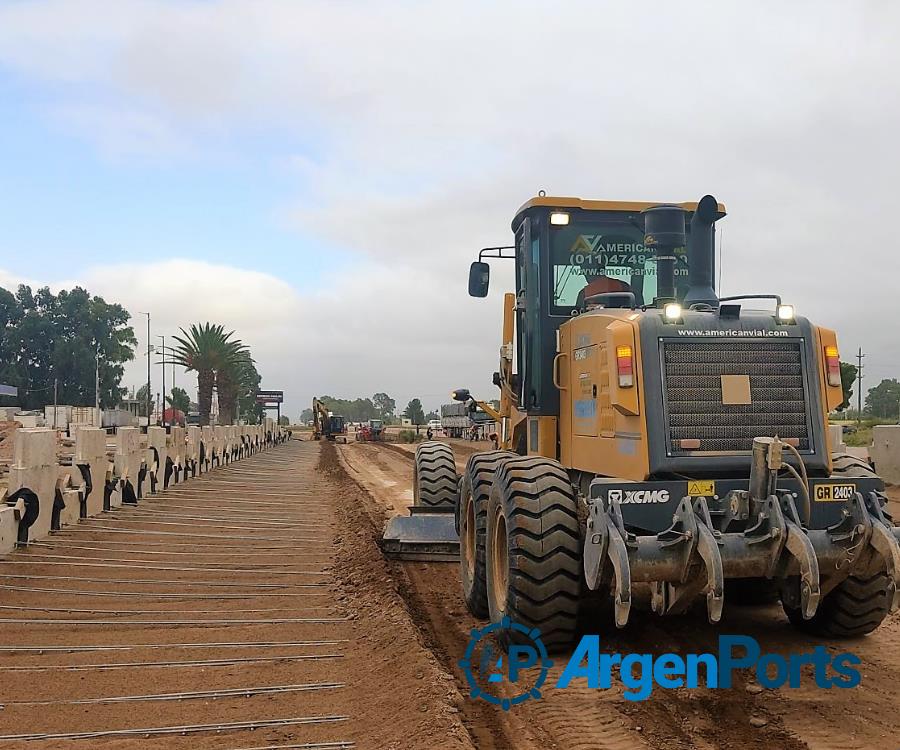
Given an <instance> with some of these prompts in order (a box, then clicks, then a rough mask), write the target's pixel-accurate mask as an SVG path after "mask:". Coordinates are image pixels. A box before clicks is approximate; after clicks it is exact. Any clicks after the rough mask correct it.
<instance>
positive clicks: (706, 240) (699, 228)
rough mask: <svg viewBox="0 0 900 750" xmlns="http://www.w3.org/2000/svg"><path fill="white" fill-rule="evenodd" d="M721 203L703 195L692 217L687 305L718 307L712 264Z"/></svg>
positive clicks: (685, 304)
mask: <svg viewBox="0 0 900 750" xmlns="http://www.w3.org/2000/svg"><path fill="white" fill-rule="evenodd" d="M718 218H719V204H718V201H716V199H715V198H713V197H712V196H711V195H704V196H703V197H702V198H701V199H700V202H699V203H698V204H697V210H696V211H694V216H693V217H692V218H691V238H690V242H689V244H688V281H689V283H690V288H689V289H688V291H687V294H686V295H685V296H684V306H685V307H690V306H691V305H697V304H704V305H710V306H711V307H716V308H717V307H718V306H719V298H718V296H717V295H716V290H715V289H714V288H713V265H714V259H715V252H716V220H717V219H718Z"/></svg>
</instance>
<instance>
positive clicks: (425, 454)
mask: <svg viewBox="0 0 900 750" xmlns="http://www.w3.org/2000/svg"><path fill="white" fill-rule="evenodd" d="M456 483H457V477H456V462H455V461H454V460H453V449H452V448H451V447H450V446H449V445H447V444H446V443H441V442H438V441H437V440H432V441H429V442H427V443H422V444H421V445H419V447H418V448H416V460H415V464H414V465H413V505H422V506H425V507H429V508H449V509H451V510H452V509H453V508H455V507H456V489H457V487H456Z"/></svg>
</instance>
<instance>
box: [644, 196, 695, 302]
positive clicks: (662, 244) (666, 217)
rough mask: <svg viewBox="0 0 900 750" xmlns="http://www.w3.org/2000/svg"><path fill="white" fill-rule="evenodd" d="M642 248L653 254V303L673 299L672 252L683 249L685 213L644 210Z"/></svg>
mask: <svg viewBox="0 0 900 750" xmlns="http://www.w3.org/2000/svg"><path fill="white" fill-rule="evenodd" d="M642 213H643V215H644V247H646V248H647V249H648V250H653V251H654V252H655V253H656V299H657V300H658V301H667V302H668V301H672V300H674V299H675V251H676V250H677V249H678V248H682V247H684V242H685V236H684V213H685V212H684V209H683V208H681V206H671V205H662V206H653V208H648V209H646V210H644V211H643V212H642Z"/></svg>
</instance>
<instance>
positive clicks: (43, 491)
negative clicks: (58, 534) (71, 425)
mask: <svg viewBox="0 0 900 750" xmlns="http://www.w3.org/2000/svg"><path fill="white" fill-rule="evenodd" d="M58 477H59V467H58V464H57V458H56V430H50V429H46V428H43V427H30V428H29V427H23V428H20V429H18V430H16V432H15V435H14V437H13V463H12V465H11V466H10V467H9V482H8V489H7V493H8V496H11V495H14V494H15V493H16V492H17V491H19V490H27V491H29V492H30V493H33V496H31V495H29V498H30V499H31V502H33V503H34V502H36V503H37V514H36V516H35V518H34V522H33V523H32V524H31V526H29V527H28V537H27V541H36V540H39V539H44V538H45V537H46V536H47V535H48V534H49V533H50V527H51V524H52V521H53V503H54V500H55V499H56V483H57V479H58ZM27 502H28V500H26V505H27Z"/></svg>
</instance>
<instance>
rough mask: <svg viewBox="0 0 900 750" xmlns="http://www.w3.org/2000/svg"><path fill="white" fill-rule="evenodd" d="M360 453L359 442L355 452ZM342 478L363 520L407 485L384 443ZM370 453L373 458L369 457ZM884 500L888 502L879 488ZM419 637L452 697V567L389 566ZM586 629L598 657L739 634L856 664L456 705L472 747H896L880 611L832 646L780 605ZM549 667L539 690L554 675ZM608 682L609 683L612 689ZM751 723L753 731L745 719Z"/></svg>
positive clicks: (898, 637) (892, 636)
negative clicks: (828, 671)
mask: <svg viewBox="0 0 900 750" xmlns="http://www.w3.org/2000/svg"><path fill="white" fill-rule="evenodd" d="M367 447H368V446H367ZM340 451H341V455H342V458H343V459H344V462H345V465H346V466H347V468H348V472H349V473H350V475H351V476H352V477H353V478H354V479H355V480H356V481H357V482H359V483H360V485H361V488H364V489H365V490H366V491H367V494H368V495H369V496H370V498H369V499H368V500H365V499H364V501H363V504H364V505H367V504H372V507H373V510H372V511H371V513H372V515H373V518H377V517H378V516H379V515H382V516H383V515H385V514H390V513H392V512H397V510H399V509H400V508H401V507H403V505H404V504H408V501H405V500H404V498H405V495H404V494H403V493H405V492H406V491H407V489H408V488H409V486H410V485H409V482H410V481H411V476H412V470H411V454H410V455H409V457H408V458H407V457H406V456H403V455H402V454H401V453H399V452H398V451H396V450H390V449H389V448H388V447H387V446H377V447H373V448H371V449H369V450H366V451H360V450H359V449H358V447H357V446H352V445H351V446H347V447H343V446H341V447H340ZM379 454H380V455H379ZM890 497H891V499H892V504H895V503H900V492H898V488H891V490H890ZM392 567H393V570H394V577H395V580H396V581H398V585H399V586H400V589H401V591H402V592H403V595H404V597H405V599H406V601H407V604H408V606H409V607H410V609H411V610H412V612H413V614H414V616H415V617H416V623H417V625H418V626H419V628H420V630H421V632H422V637H423V638H424V639H425V641H426V642H427V643H428V644H429V645H430V646H431V648H432V650H433V652H434V653H435V654H436V655H438V657H439V659H440V660H441V661H442V663H443V664H444V667H445V668H446V669H447V670H448V671H449V670H452V671H453V673H454V675H455V677H456V681H457V686H458V688H459V690H460V691H461V692H462V693H463V694H465V682H464V679H463V675H462V674H461V672H460V670H459V669H458V668H457V667H456V661H457V660H458V659H459V658H460V656H461V655H462V653H463V651H464V649H465V644H466V641H467V639H468V634H469V631H470V629H471V628H473V627H479V626H481V625H482V624H483V623H481V622H480V621H478V620H476V619H474V618H472V617H471V616H470V615H469V614H468V612H467V610H466V608H465V605H464V603H463V601H462V597H461V595H460V590H459V583H458V575H457V572H456V569H455V566H451V565H449V564H424V563H406V564H403V565H401V564H397V563H394V564H392ZM586 630H587V631H589V632H595V633H600V634H601V642H602V643H603V644H604V646H605V650H609V651H614V652H618V653H623V654H624V653H628V652H638V653H652V654H656V655H658V654H661V653H666V652H669V651H671V652H676V653H687V652H713V653H715V652H716V650H717V641H718V636H719V635H720V634H735V633H736V634H749V635H752V636H753V637H754V638H756V639H757V640H758V641H759V643H760V645H761V647H762V649H763V651H764V652H777V653H781V654H783V655H787V654H790V653H792V652H794V653H799V652H809V651H811V650H812V648H813V647H814V646H815V645H818V644H822V645H825V647H826V648H827V649H828V650H829V651H830V652H832V653H841V652H844V651H851V652H853V653H855V654H857V655H858V656H859V657H860V659H861V660H862V664H863V668H862V684H861V685H860V686H859V687H858V688H854V689H838V688H833V689H830V690H823V689H818V688H816V687H815V683H814V682H813V678H812V672H811V671H810V670H809V669H808V668H805V669H804V677H803V682H802V685H801V687H800V688H797V689H790V688H787V687H785V688H781V689H775V690H769V689H766V690H759V689H758V686H756V685H755V680H754V679H753V676H752V675H751V674H750V673H744V674H741V675H740V676H739V678H738V679H737V680H736V685H735V687H733V688H731V689H727V690H726V689H715V690H711V689H701V690H685V689H676V690H663V689H660V688H656V689H655V690H654V692H653V694H652V696H651V697H650V699H649V700H647V701H643V702H637V703H635V702H631V701H627V700H625V699H624V698H623V696H622V688H621V686H619V687H613V688H612V689H608V690H592V689H589V688H587V687H584V686H583V685H582V686H579V687H570V688H568V689H566V690H555V689H553V688H550V689H546V690H545V691H544V698H543V699H542V700H540V701H529V702H527V703H525V704H522V705H521V706H517V707H516V708H514V709H513V710H512V711H510V712H508V713H503V712H502V711H500V710H494V709H493V708H492V707H490V706H487V704H484V703H482V702H479V701H472V700H469V699H466V700H465V701H464V704H463V706H462V711H463V716H464V721H465V723H466V726H467V727H468V729H469V732H470V734H471V735H472V736H473V737H474V738H476V739H477V742H478V746H479V747H515V748H532V747H566V748H611V749H613V750H626V749H627V748H655V749H659V750H663V748H666V749H670V748H676V749H681V748H684V749H687V748H703V749H710V750H711V749H712V748H746V747H750V746H754V745H757V744H764V745H765V746H767V747H772V748H783V749H785V750H787V749H790V750H795V749H797V748H822V749H823V750H856V749H859V750H862V749H863V748H875V747H889V746H891V745H892V743H894V744H896V736H897V734H898V732H900V718H898V716H897V709H896V706H897V705H898V702H900V617H898V615H892V616H890V617H889V618H888V619H887V620H886V621H885V622H884V623H883V625H882V626H881V627H880V628H879V629H878V630H877V631H876V632H875V633H874V634H872V635H870V636H868V637H866V638H862V639H856V640H852V641H844V642H827V641H822V640H818V639H810V638H809V637H806V636H804V635H802V634H799V633H798V632H797V631H795V630H794V629H793V628H791V627H790V625H789V624H788V622H787V620H786V618H785V616H784V615H783V613H782V612H781V608H780V606H777V605H771V606H766V607H740V606H736V605H734V604H731V605H729V604H728V603H726V609H725V616H724V618H723V621H722V623H720V624H719V625H718V626H711V625H709V624H708V623H707V622H706V616H705V611H704V610H703V609H702V608H700V609H699V610H696V611H691V612H690V613H689V614H687V615H684V616H679V617H668V618H666V619H661V618H658V617H656V616H655V615H652V614H650V613H649V612H648V611H646V608H645V609H644V610H643V611H641V610H639V611H636V612H633V613H632V619H631V622H630V624H629V626H628V628H627V629H626V630H625V631H617V630H616V629H615V627H614V625H613V624H612V621H611V618H610V615H609V614H608V613H606V612H605V611H604V610H603V609H600V610H599V611H598V612H597V613H596V614H595V616H594V617H592V618H591V619H590V621H589V622H587V623H586ZM565 659H566V656H565V655H563V657H562V658H558V659H557V660H556V663H557V666H555V667H554V668H553V669H552V670H551V677H550V679H549V680H548V684H553V683H554V681H555V676H556V675H558V674H559V672H560V669H561V668H560V666H559V664H560V663H561V662H564V661H565ZM614 685H615V683H614ZM751 719H753V720H754V723H755V724H762V726H760V727H756V726H754V725H753V724H751V723H750V722H751Z"/></svg>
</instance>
